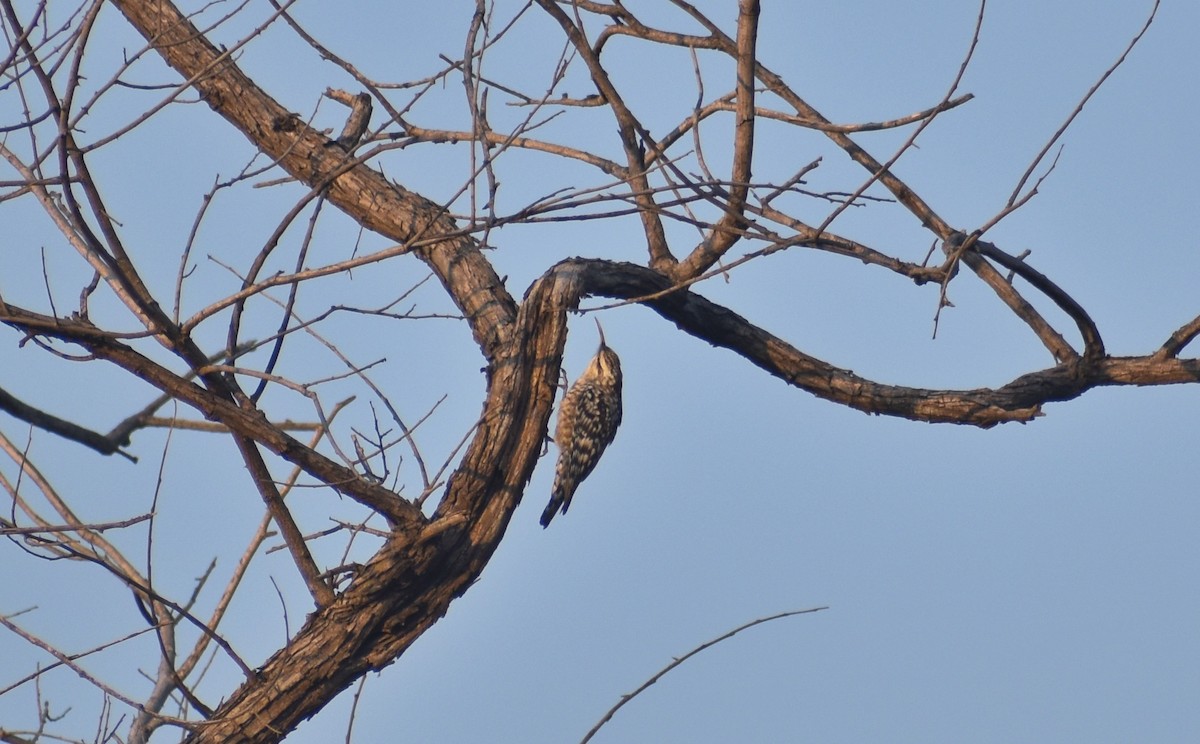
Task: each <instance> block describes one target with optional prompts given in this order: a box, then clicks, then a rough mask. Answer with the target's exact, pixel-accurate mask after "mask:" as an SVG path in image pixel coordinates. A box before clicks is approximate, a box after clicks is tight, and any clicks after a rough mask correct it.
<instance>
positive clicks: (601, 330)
mask: <svg viewBox="0 0 1200 744" xmlns="http://www.w3.org/2000/svg"><path fill="white" fill-rule="evenodd" d="M593 320H595V321H596V330H598V331H600V348H602V349H603V348H604V347H605V346H607V345H608V344H606V343H604V328H603V327H602V326H601V325H600V319H599V318H593Z"/></svg>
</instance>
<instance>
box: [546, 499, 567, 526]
mask: <svg viewBox="0 0 1200 744" xmlns="http://www.w3.org/2000/svg"><path fill="white" fill-rule="evenodd" d="M562 503H563V500H562V497H561V496H559V495H558V494H554V495H553V496H551V497H550V503H549V504H546V508H545V509H544V510H543V511H542V527H549V526H550V520H551V519H554V515H555V514H557V513H558V509H559V507H561V506H562Z"/></svg>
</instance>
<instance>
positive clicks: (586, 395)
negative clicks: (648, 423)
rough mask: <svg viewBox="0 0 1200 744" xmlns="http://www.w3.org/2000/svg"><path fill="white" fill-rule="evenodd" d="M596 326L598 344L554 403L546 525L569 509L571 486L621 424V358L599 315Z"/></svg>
mask: <svg viewBox="0 0 1200 744" xmlns="http://www.w3.org/2000/svg"><path fill="white" fill-rule="evenodd" d="M596 328H597V329H598V330H599V331H600V348H599V349H597V350H596V356H594V357H592V361H590V362H588V366H587V369H585V370H584V371H583V374H582V375H580V376H579V379H578V380H576V381H575V384H574V385H572V386H571V389H570V390H568V391H567V394H566V395H565V396H563V400H562V403H561V404H559V406H558V424H557V425H556V426H555V429H554V443H555V445H557V446H558V462H557V464H556V465H555V466H554V485H553V486H552V487H551V489H550V503H549V504H547V505H546V509H545V511H543V512H542V520H541V521H542V527H549V526H550V520H552V519H554V516H555V515H556V514H557V513H558V512H559V511H561V512H562V513H563V514H566V513H567V507H569V506H570V505H571V497H572V496H574V495H575V489H577V488H579V484H580V483H582V482H583V479H584V478H587V477H588V475H590V474H591V472H592V470H593V469H595V467H596V463H597V462H599V461H600V455H602V454H604V450H605V449H606V448H607V447H608V445H610V444H612V441H613V437H614V436H616V434H617V427H618V426H620V425H621V358H620V357H618V356H617V352H615V351H613V350H612V349H610V348H609V347H608V344H606V343H605V341H604V329H603V328H602V327H601V326H600V321H599V320H597V321H596Z"/></svg>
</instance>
